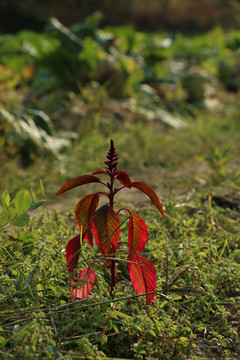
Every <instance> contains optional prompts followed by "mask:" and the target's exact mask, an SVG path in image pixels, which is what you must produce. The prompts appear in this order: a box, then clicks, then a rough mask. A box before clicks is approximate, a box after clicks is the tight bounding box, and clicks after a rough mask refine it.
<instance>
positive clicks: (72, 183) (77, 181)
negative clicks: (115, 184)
mask: <svg viewBox="0 0 240 360" xmlns="http://www.w3.org/2000/svg"><path fill="white" fill-rule="evenodd" d="M94 182H100V180H99V179H98V178H97V177H96V176H93V175H82V176H78V177H76V178H74V179H72V180H69V181H68V182H66V184H64V185H63V186H62V187H61V188H60V189H59V190H58V192H57V193H56V195H55V196H57V195H60V194H62V193H64V192H65V191H68V190H71V189H73V188H75V187H77V186H80V185H84V184H89V183H94Z"/></svg>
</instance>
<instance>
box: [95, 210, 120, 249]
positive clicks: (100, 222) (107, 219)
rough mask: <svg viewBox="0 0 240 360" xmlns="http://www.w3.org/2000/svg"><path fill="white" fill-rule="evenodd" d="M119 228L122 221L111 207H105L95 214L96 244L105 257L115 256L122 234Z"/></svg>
mask: <svg viewBox="0 0 240 360" xmlns="http://www.w3.org/2000/svg"><path fill="white" fill-rule="evenodd" d="M119 226H120V220H119V218H118V215H117V214H116V213H115V211H114V210H113V209H112V208H110V206H108V205H103V206H102V207H101V208H100V209H98V210H97V211H96V212H95V215H94V218H93V234H94V237H95V241H96V244H97V246H98V248H99V250H100V251H101V253H102V254H103V255H108V254H114V253H115V252H116V249H117V246H118V238H119V232H120V227H119ZM117 228H118V229H117ZM116 229H117V230H116Z"/></svg>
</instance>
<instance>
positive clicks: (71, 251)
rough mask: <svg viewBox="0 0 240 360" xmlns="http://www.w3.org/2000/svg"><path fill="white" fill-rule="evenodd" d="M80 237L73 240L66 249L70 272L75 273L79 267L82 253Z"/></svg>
mask: <svg viewBox="0 0 240 360" xmlns="http://www.w3.org/2000/svg"><path fill="white" fill-rule="evenodd" d="M80 248H81V244H80V235H77V236H75V237H74V238H73V239H71V240H70V241H69V242H68V244H67V247H66V260H67V268H68V272H69V273H70V272H73V270H74V269H75V268H77V266H78V260H79V253H80Z"/></svg>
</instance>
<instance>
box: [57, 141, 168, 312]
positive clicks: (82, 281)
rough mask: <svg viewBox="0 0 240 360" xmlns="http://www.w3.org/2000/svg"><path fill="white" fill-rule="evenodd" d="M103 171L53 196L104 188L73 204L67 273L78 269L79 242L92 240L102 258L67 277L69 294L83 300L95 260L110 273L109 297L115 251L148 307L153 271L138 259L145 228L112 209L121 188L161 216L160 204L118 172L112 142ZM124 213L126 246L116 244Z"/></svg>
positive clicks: (133, 216)
mask: <svg viewBox="0 0 240 360" xmlns="http://www.w3.org/2000/svg"><path fill="white" fill-rule="evenodd" d="M104 163H105V164H106V169H105V170H100V171H96V172H94V173H92V174H91V175H82V176H79V177H76V178H74V179H72V180H70V181H68V182H67V183H66V184H64V185H63V186H62V187H61V188H60V190H59V191H58V192H57V194H56V195H60V194H62V193H64V192H65V191H68V190H70V189H73V188H75V187H77V186H80V185H84V184H89V183H94V182H95V183H100V184H102V185H104V186H105V187H106V188H107V191H106V192H97V193H94V194H89V195H86V196H84V197H83V198H82V199H81V200H80V201H79V202H78V204H77V206H76V209H75V215H76V218H77V222H78V225H79V230H80V234H79V235H77V236H75V237H74V238H73V239H71V240H70V241H69V242H68V244H67V247H66V259H67V267H68V272H69V273H73V271H74V270H75V269H78V261H79V256H80V252H81V242H82V241H83V240H84V239H86V241H87V242H88V243H89V244H90V245H91V246H93V239H95V242H96V245H97V247H98V251H100V252H101V253H102V254H103V255H104V260H102V259H95V260H94V261H93V262H92V263H91V264H90V265H89V266H88V267H87V268H85V269H83V270H80V271H78V273H77V275H75V272H76V271H75V272H74V273H73V274H71V285H72V287H71V294H72V295H73V296H75V297H77V298H79V299H86V298H87V297H88V295H89V294H90V292H91V291H92V289H93V287H94V285H95V283H96V280H97V275H96V272H95V271H94V270H93V267H92V266H93V264H94V263H95V262H97V261H100V262H102V263H104V264H105V265H106V266H107V267H108V268H109V270H110V273H111V287H110V288H109V290H110V294H111V296H112V298H113V293H114V289H115V286H116V281H117V278H118V274H116V252H118V251H123V252H126V253H127V254H128V257H127V262H128V269H129V275H130V279H131V281H132V284H133V287H134V289H135V290H136V291H137V293H138V294H145V293H150V292H153V293H152V294H148V295H146V303H147V304H148V305H150V304H151V303H152V302H153V301H154V300H155V299H156V293H154V292H155V291H156V271H155V268H154V266H153V264H152V263H151V262H150V261H149V260H147V259H145V258H144V257H143V256H141V255H140V254H141V252H142V251H143V249H144V247H145V244H146V242H147V235H148V232H147V226H146V224H145V222H144V220H143V219H142V218H141V217H140V216H139V215H137V214H135V213H133V212H131V211H130V210H128V209H126V208H122V209H120V210H118V211H117V212H116V211H115V210H114V209H113V208H114V197H115V195H116V194H117V193H118V192H119V191H120V190H122V189H124V188H129V189H131V188H137V189H139V190H141V191H142V192H144V193H145V194H146V195H147V196H148V197H149V198H150V199H151V200H152V202H153V203H154V204H155V206H156V207H157V209H158V210H159V212H160V213H161V214H162V216H163V217H164V213H163V208H162V205H161V203H160V201H159V199H158V197H157V195H156V193H155V192H154V191H153V190H152V188H151V187H150V186H148V185H146V184H144V183H142V182H132V181H131V180H130V178H129V176H128V174H127V171H123V170H118V169H117V165H118V156H117V153H116V150H115V147H114V143H113V140H111V142H110V148H109V151H108V154H107V160H106V161H105V162H104ZM100 174H104V175H107V176H108V179H109V180H108V182H103V181H101V180H100V179H99V178H98V177H97V176H96V175H100ZM116 180H117V182H119V183H120V184H119V187H115V181H116ZM99 195H104V196H106V197H107V199H108V203H107V204H105V205H103V206H101V207H100V208H98V209H97V207H98V202H99ZM124 210H126V211H128V213H129V215H130V216H129V226H128V243H125V242H119V241H118V240H119V233H120V220H119V217H118V215H119V213H120V212H121V211H124ZM121 244H128V251H127V250H124V249H118V245H121Z"/></svg>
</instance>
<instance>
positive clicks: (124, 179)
mask: <svg viewBox="0 0 240 360" xmlns="http://www.w3.org/2000/svg"><path fill="white" fill-rule="evenodd" d="M114 174H115V175H116V179H117V180H118V181H119V182H120V183H121V184H123V185H125V186H127V187H128V188H129V189H131V179H130V177H129V176H128V174H127V172H126V171H123V170H116V171H115V173H114Z"/></svg>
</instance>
